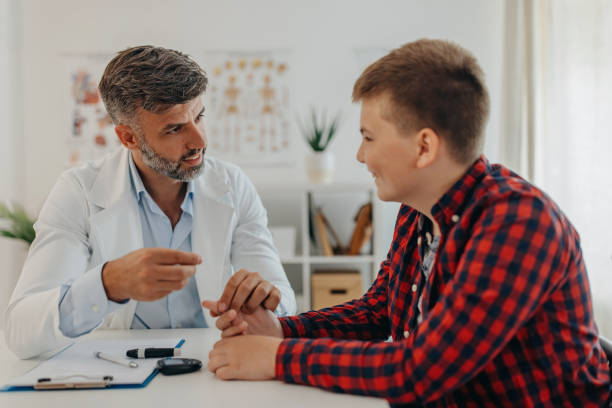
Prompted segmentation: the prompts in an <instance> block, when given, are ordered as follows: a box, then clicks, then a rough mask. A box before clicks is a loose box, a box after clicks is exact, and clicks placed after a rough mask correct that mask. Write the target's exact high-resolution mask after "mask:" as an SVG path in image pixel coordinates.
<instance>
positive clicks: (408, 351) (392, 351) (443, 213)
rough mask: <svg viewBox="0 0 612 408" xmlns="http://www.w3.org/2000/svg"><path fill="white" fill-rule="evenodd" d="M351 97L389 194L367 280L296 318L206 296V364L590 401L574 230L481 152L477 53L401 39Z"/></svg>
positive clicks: (474, 395) (401, 393) (424, 389)
mask: <svg viewBox="0 0 612 408" xmlns="http://www.w3.org/2000/svg"><path fill="white" fill-rule="evenodd" d="M353 100H354V101H361V102H362V106H361V134H362V141H361V146H360V148H359V151H358V153H357V159H358V160H359V161H360V162H362V163H364V164H365V165H366V166H367V167H368V170H369V171H370V172H371V173H372V175H373V176H374V179H375V181H376V186H377V190H378V196H379V197H380V199H382V200H384V201H398V202H400V203H402V206H401V208H400V211H399V214H398V217H397V222H396V227H395V234H394V238H393V243H392V245H391V248H390V250H389V253H388V256H387V259H386V260H385V261H384V262H382V264H381V269H380V272H379V274H378V277H377V279H376V281H375V282H374V284H373V285H372V287H371V288H370V289H369V290H368V291H367V293H366V294H365V295H364V296H363V297H362V298H360V299H356V300H353V301H351V302H348V303H345V304H343V305H339V306H335V307H332V308H327V309H323V310H319V311H311V312H308V313H304V314H301V315H299V316H293V317H283V318H276V317H274V316H273V314H272V313H270V312H269V311H266V310H264V309H263V308H258V309H257V310H256V311H255V313H252V314H245V313H244V311H240V310H232V309H230V310H227V308H220V307H219V305H220V303H221V300H224V298H223V297H222V298H221V300H219V301H217V302H209V301H205V302H204V306H206V307H208V308H209V309H211V312H212V314H214V315H218V314H220V317H219V319H218V320H217V323H216V325H217V327H218V328H220V329H221V330H223V337H224V338H223V339H222V340H221V341H220V342H218V343H217V344H216V345H215V347H214V349H213V350H212V351H211V353H210V360H209V363H208V366H209V368H210V370H211V371H212V372H214V373H215V374H216V375H217V376H218V377H220V378H223V379H270V378H277V379H279V380H284V381H287V382H293V383H300V384H309V385H314V386H318V387H321V388H325V389H328V390H333V391H339V392H346V393H353V394H364V395H372V396H377V397H383V398H386V399H387V400H388V401H389V402H390V403H391V404H393V405H396V404H397V405H404V404H418V405H420V404H426V405H427V406H458V405H461V406H521V407H526V406H554V407H561V406H572V407H576V406H580V407H591V406H592V407H595V406H597V407H599V406H602V405H603V404H604V403H605V401H606V399H607V398H608V392H609V385H610V378H609V371H608V361H607V358H606V356H605V354H604V352H603V350H602V348H601V346H600V344H599V342H598V333H597V327H596V325H595V322H594V321H593V311H592V308H591V298H590V289H589V283H588V279H587V273H586V269H585V264H584V261H583V258H582V252H581V249H580V242H579V237H578V234H577V233H576V231H575V230H574V228H573V227H572V225H571V224H570V222H569V221H568V220H567V218H566V217H565V215H564V214H563V213H562V212H561V210H560V209H559V208H558V207H557V205H556V204H555V203H554V202H553V201H552V200H551V199H550V198H549V197H548V196H546V195H545V194H544V193H542V192H541V191H540V190H539V189H537V188H536V187H534V186H533V185H531V184H529V183H528V182H527V181H525V180H523V179H522V178H520V177H519V176H518V175H516V174H514V173H513V172H511V171H510V170H508V169H506V168H504V167H503V166H501V165H497V164H491V163H489V162H488V161H487V159H486V158H485V157H484V156H483V155H482V145H483V131H484V127H485V121H486V118H487V116H488V111H489V97H488V93H487V89H486V87H485V84H484V81H483V73H482V71H481V69H480V67H479V65H478V63H477V62H476V60H475V58H474V57H473V56H472V55H471V54H470V53H468V52H467V51H466V50H464V49H463V48H461V47H459V46H457V45H456V44H453V43H450V42H446V41H436V40H419V41H415V42H412V43H409V44H406V45H404V46H403V47H401V48H399V49H397V50H394V51H392V52H391V53H390V54H388V55H386V56H385V57H383V58H381V59H380V60H378V61H376V62H375V63H374V64H372V65H371V66H369V67H368V68H367V69H366V70H365V71H364V72H363V74H362V75H361V77H360V78H359V79H358V80H357V82H356V83H355V86H354V89H353ZM224 303H225V304H228V303H227V300H226V299H225V302H224ZM223 309H225V310H223ZM243 333H245V334H247V335H246V336H237V335H238V334H243ZM248 334H255V335H259V336H251V335H248ZM389 336H391V337H392V341H389V342H385V341H384V340H385V339H387V338H388V337H389Z"/></svg>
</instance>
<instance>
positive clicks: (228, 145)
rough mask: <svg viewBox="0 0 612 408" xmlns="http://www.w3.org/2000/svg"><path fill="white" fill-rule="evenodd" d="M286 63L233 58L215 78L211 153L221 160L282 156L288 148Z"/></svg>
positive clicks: (219, 69) (219, 68) (221, 66)
mask: <svg viewBox="0 0 612 408" xmlns="http://www.w3.org/2000/svg"><path fill="white" fill-rule="evenodd" d="M286 71H287V64H286V63H277V62H275V61H274V60H273V59H268V60H267V61H265V62H264V61H263V59H262V58H251V59H249V58H246V57H243V58H234V59H231V58H228V59H226V60H225V61H224V62H223V63H222V64H219V65H217V66H216V67H215V68H214V70H213V72H214V78H213V82H214V84H215V85H213V86H212V87H211V94H210V95H209V98H210V105H209V107H210V111H211V113H212V116H211V117H212V118H213V120H212V123H211V147H212V148H213V149H216V150H217V152H219V153H221V154H229V155H232V154H238V155H257V154H262V153H282V152H283V151H285V150H287V149H288V148H289V134H288V131H289V121H288V113H289V110H288V105H289V90H288V85H287V80H286Z"/></svg>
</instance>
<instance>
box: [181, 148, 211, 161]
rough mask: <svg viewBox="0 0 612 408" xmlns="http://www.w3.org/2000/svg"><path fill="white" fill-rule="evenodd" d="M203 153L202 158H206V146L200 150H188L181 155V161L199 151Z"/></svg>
mask: <svg viewBox="0 0 612 408" xmlns="http://www.w3.org/2000/svg"><path fill="white" fill-rule="evenodd" d="M200 152H201V153H202V158H204V155H205V154H206V148H204V149H202V150H200V149H192V150H190V151H188V152H187V154H185V155H183V157H181V161H183V160H185V159H187V158H188V157H191V156H194V155H196V154H198V153H200Z"/></svg>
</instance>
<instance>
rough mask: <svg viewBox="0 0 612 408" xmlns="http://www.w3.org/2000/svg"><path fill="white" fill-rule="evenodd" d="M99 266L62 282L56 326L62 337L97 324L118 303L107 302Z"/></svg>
mask: <svg viewBox="0 0 612 408" xmlns="http://www.w3.org/2000/svg"><path fill="white" fill-rule="evenodd" d="M101 269H102V266H98V267H96V268H93V269H91V270H89V271H87V272H86V273H85V274H84V275H82V276H81V277H80V278H79V279H77V280H75V281H74V282H72V283H71V284H69V285H64V286H63V287H62V289H61V292H60V303H59V327H60V330H61V331H62V333H63V334H64V336H66V337H72V338H74V337H78V336H82V335H83V334H86V333H89V332H90V331H92V330H93V329H95V328H96V327H98V326H99V325H100V324H101V323H102V321H103V320H104V317H105V316H106V315H107V314H108V313H111V312H112V311H114V310H116V309H118V308H119V307H120V306H121V304H119V303H116V302H112V301H109V300H108V298H107V296H106V292H105V290H104V287H103V285H102V279H101Z"/></svg>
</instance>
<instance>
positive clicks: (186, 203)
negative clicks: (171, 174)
mask: <svg viewBox="0 0 612 408" xmlns="http://www.w3.org/2000/svg"><path fill="white" fill-rule="evenodd" d="M128 161H129V164H130V177H131V179H132V191H133V192H134V196H135V197H136V200H137V201H138V202H140V201H142V197H143V196H145V197H147V199H148V200H149V202H150V203H152V202H153V198H152V197H151V195H150V194H149V192H148V191H147V189H146V188H145V186H144V183H143V182H142V179H141V178H140V173H138V169H137V168H136V164H135V163H134V159H133V158H132V152H130V153H129V159H128ZM193 192H194V183H193V180H190V181H188V182H187V192H186V193H185V198H184V199H183V203H182V204H181V209H182V210H183V212H186V213H188V214H189V215H193Z"/></svg>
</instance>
